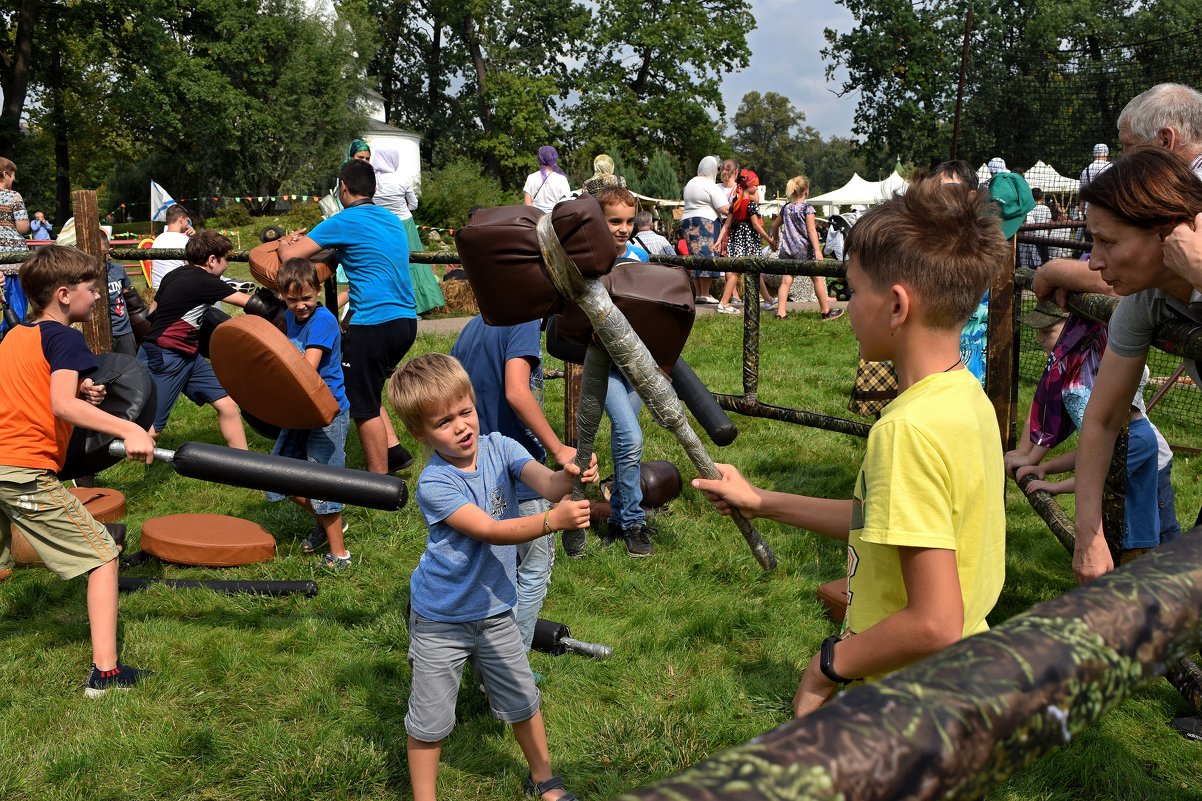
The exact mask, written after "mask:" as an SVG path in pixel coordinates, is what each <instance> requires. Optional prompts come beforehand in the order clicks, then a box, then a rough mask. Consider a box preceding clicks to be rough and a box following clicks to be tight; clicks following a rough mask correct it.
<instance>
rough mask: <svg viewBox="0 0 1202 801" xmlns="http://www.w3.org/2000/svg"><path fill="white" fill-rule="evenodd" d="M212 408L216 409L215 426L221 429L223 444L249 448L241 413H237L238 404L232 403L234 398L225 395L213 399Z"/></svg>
mask: <svg viewBox="0 0 1202 801" xmlns="http://www.w3.org/2000/svg"><path fill="white" fill-rule="evenodd" d="M213 408H214V409H216V410H217V427H218V428H220V429H221V436H222V438H223V439H225V444H226V445H229V446H230V447H231V448H237V449H238V450H240V451H245V450H250V449H249V448H248V447H247V446H246V429H244V428H243V427H242V415H240V414H239V413H238V404H236V403H234V399H233V398H231V397H230V396H228V395H226V396H225V397H224V398H221V399H220V400H215V401H213Z"/></svg>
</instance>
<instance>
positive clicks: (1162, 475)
mask: <svg viewBox="0 0 1202 801" xmlns="http://www.w3.org/2000/svg"><path fill="white" fill-rule="evenodd" d="M1156 496H1157V505H1158V506H1159V507H1160V544H1161V545H1164V544H1165V543H1166V542H1172V541H1173V540H1175V539H1177V538H1178V537H1180V536H1181V526H1180V524H1178V523H1177V495H1176V493H1175V492H1173V463H1172V462H1171V461H1170V462H1169V463H1168V464H1166V465H1165V466H1164V467H1162V468H1160V471H1159V472H1158V473H1157V474H1156Z"/></svg>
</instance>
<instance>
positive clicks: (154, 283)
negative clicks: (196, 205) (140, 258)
mask: <svg viewBox="0 0 1202 801" xmlns="http://www.w3.org/2000/svg"><path fill="white" fill-rule="evenodd" d="M187 244H188V235H187V234H185V233H183V232H182V231H164V232H163V233H161V234H159V235H158V236H156V237H155V238H154V242H153V243H151V245H150V247H151V249H163V250H183V248H184V247H185V246H186V245H187ZM185 264H187V262H186V261H184V260H183V259H154V260H152V261H151V262H150V285H151V287H153V288H154V289H156V290H157V289H158V288H159V284H160V283H161V282H162V280H163V276H164V275H166V274H167V273H169V272H171V271H172V270H174V269H175V268H176V267H183V266H184V265H185Z"/></svg>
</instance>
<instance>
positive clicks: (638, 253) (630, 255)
mask: <svg viewBox="0 0 1202 801" xmlns="http://www.w3.org/2000/svg"><path fill="white" fill-rule="evenodd" d="M618 261H651V254H649V253H648V252H647V251H645V250H643V249H642V248H641V247H639V246H638V245H632V244H630V243H629V242H627V243H626V252H625V253H623V254H622V255H621V256H618Z"/></svg>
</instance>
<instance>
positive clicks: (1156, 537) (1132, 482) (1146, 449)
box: [1122, 417, 1160, 550]
mask: <svg viewBox="0 0 1202 801" xmlns="http://www.w3.org/2000/svg"><path fill="white" fill-rule="evenodd" d="M1156 457H1157V447H1156V435H1155V434H1153V433H1152V425H1151V423H1149V422H1148V419H1147V418H1146V417H1140V418H1138V419H1135V420H1132V421H1131V424H1130V425H1129V426H1128V427H1127V500H1126V502H1125V504H1124V507H1123V542H1122V545H1123V550H1128V549H1132V548H1155V547H1156V546H1157V545H1160V504H1159V487H1158V483H1159V477H1158V475H1157V474H1158V473H1159V470H1157V467H1156Z"/></svg>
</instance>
